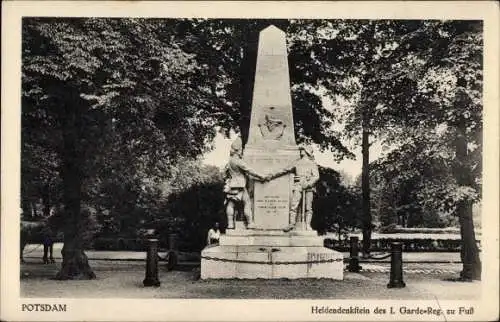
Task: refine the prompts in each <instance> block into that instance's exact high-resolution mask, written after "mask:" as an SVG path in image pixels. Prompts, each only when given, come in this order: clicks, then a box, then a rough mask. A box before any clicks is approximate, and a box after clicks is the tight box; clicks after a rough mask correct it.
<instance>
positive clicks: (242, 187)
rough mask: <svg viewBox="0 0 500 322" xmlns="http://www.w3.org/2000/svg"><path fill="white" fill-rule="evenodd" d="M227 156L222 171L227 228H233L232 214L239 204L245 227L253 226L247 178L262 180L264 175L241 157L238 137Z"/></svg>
mask: <svg viewBox="0 0 500 322" xmlns="http://www.w3.org/2000/svg"><path fill="white" fill-rule="evenodd" d="M229 156H230V158H229V162H228V164H227V165H226V168H225V171H224V172H225V177H226V185H225V187H224V192H225V193H226V215H227V228H228V229H234V219H235V218H234V214H235V208H236V206H237V205H241V206H242V208H243V215H244V216H245V219H246V221H247V228H248V229H252V228H255V224H254V222H253V217H252V206H251V201H250V196H249V194H248V190H247V179H248V177H249V176H251V177H252V178H254V179H257V180H260V181H263V180H264V177H263V176H261V175H260V174H258V173H257V171H255V170H254V169H252V168H250V167H249V166H248V165H247V164H246V162H245V161H244V160H243V159H242V156H243V146H242V142H241V138H239V137H238V138H237V139H236V140H235V141H234V142H233V144H232V145H231V150H230V152H229Z"/></svg>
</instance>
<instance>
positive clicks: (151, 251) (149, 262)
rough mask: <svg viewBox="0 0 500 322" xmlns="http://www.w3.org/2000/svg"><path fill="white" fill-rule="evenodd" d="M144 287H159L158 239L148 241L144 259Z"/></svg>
mask: <svg viewBox="0 0 500 322" xmlns="http://www.w3.org/2000/svg"><path fill="white" fill-rule="evenodd" d="M142 283H143V284H144V286H160V280H159V279H158V239H148V253H147V258H146V278H145V279H144V281H143V282H142Z"/></svg>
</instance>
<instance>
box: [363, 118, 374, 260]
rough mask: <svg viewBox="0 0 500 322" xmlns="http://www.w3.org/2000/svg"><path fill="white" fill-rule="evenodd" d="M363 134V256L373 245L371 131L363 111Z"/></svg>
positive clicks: (368, 252)
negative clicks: (370, 168)
mask: <svg viewBox="0 0 500 322" xmlns="http://www.w3.org/2000/svg"><path fill="white" fill-rule="evenodd" d="M363 114H364V115H363V134H362V143H361V150H362V156H363V167H362V170H361V190H362V196H363V205H362V209H363V225H362V226H363V227H362V230H363V246H362V254H363V256H368V255H369V254H370V246H371V234H372V214H371V210H370V173H369V166H370V143H369V136H370V135H369V132H368V130H367V128H366V124H367V120H366V118H367V115H366V114H367V113H366V112H364V113H363Z"/></svg>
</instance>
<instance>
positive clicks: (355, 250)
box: [347, 236, 362, 273]
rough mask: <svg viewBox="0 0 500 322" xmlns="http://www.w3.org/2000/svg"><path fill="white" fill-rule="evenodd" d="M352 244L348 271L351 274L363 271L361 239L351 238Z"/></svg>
mask: <svg viewBox="0 0 500 322" xmlns="http://www.w3.org/2000/svg"><path fill="white" fill-rule="evenodd" d="M350 242H351V254H350V256H349V265H348V266H347V269H348V270H349V272H355V273H357V272H359V271H360V270H361V268H362V267H361V266H359V247H358V243H359V238H358V237H354V236H352V237H351V238H350Z"/></svg>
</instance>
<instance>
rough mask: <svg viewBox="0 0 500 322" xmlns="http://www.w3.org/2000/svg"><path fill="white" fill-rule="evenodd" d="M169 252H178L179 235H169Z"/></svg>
mask: <svg viewBox="0 0 500 322" xmlns="http://www.w3.org/2000/svg"><path fill="white" fill-rule="evenodd" d="M168 250H170V251H175V252H177V234H169V235H168Z"/></svg>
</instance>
